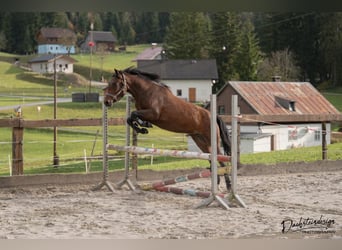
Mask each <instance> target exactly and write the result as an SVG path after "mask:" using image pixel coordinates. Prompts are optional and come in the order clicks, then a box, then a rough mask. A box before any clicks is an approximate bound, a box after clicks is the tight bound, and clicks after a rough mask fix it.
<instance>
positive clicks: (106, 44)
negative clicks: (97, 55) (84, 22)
mask: <svg viewBox="0 0 342 250" xmlns="http://www.w3.org/2000/svg"><path fill="white" fill-rule="evenodd" d="M116 43H117V39H116V38H115V36H114V35H113V33H112V32H110V31H89V32H88V35H87V37H86V39H85V41H84V42H83V43H82V44H81V51H83V52H89V51H90V48H91V47H93V52H114V51H115V45H116Z"/></svg>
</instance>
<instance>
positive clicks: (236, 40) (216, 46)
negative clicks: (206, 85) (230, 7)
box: [210, 12, 241, 92]
mask: <svg viewBox="0 0 342 250" xmlns="http://www.w3.org/2000/svg"><path fill="white" fill-rule="evenodd" d="M211 20H212V22H211V23H212V36H211V47H210V56H211V58H216V62H217V71H218V74H219V82H218V83H215V85H214V89H213V91H214V92H216V91H218V90H219V89H220V88H221V87H222V86H223V85H224V84H225V82H226V81H228V80H234V79H238V77H239V75H238V72H237V60H238V54H239V49H240V45H241V40H240V37H241V22H240V19H239V17H238V15H237V14H236V13H233V12H217V13H214V14H212V15H211Z"/></svg>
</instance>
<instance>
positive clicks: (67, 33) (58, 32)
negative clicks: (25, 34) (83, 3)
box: [40, 28, 76, 39]
mask: <svg viewBox="0 0 342 250" xmlns="http://www.w3.org/2000/svg"><path fill="white" fill-rule="evenodd" d="M40 33H41V35H42V36H43V37H45V38H62V37H72V38H75V39H76V35H75V33H74V32H73V31H71V30H69V29H63V28H41V29H40Z"/></svg>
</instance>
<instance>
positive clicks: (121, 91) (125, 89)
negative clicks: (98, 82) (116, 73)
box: [105, 74, 127, 101]
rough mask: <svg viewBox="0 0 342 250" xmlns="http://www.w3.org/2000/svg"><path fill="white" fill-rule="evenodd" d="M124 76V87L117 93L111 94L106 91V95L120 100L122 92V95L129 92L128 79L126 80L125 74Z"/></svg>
mask: <svg viewBox="0 0 342 250" xmlns="http://www.w3.org/2000/svg"><path fill="white" fill-rule="evenodd" d="M122 77H123V84H124V85H123V87H122V88H121V89H120V90H119V91H118V92H117V93H116V94H114V95H113V94H110V93H106V95H105V96H109V97H112V98H113V100H114V101H116V100H118V97H119V96H120V95H121V94H122V96H124V95H125V94H126V93H127V81H126V77H125V75H124V74H122ZM107 88H108V87H107Z"/></svg>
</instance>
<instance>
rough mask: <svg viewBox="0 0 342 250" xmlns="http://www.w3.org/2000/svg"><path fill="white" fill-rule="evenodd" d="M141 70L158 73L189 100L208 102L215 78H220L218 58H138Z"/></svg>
mask: <svg viewBox="0 0 342 250" xmlns="http://www.w3.org/2000/svg"><path fill="white" fill-rule="evenodd" d="M137 67H138V69H139V70H141V71H146V72H150V73H155V74H158V75H159V76H160V77H161V79H162V81H163V82H164V83H165V84H166V85H168V86H169V87H170V90H171V91H172V93H173V94H174V95H175V96H178V97H179V98H182V99H185V100H187V101H189V102H207V101H208V100H209V99H210V94H211V92H212V90H211V87H212V83H213V80H216V79H218V73H217V66H216V60H212V59H206V60H138V61H137Z"/></svg>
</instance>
